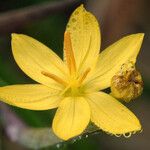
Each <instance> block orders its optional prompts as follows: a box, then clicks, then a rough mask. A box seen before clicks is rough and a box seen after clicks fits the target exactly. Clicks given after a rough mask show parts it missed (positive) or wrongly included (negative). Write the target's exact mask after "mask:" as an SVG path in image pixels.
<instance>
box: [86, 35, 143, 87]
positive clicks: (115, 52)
mask: <svg viewBox="0 0 150 150" xmlns="http://www.w3.org/2000/svg"><path fill="white" fill-rule="evenodd" d="M143 37H144V34H143V33H138V34H132V35H129V36H126V37H124V38H122V39H121V40H119V41H117V42H116V43H114V44H112V45H111V46H109V47H108V48H106V49H105V50H104V51H103V52H102V53H100V55H99V60H98V63H97V72H96V73H95V75H94V77H92V78H93V79H92V80H91V81H92V82H91V84H93V82H94V84H93V86H94V87H98V88H99V89H104V88H107V87H109V86H110V81H111V78H112V77H113V76H114V75H115V73H117V72H118V71H119V70H120V68H121V66H122V64H124V63H127V62H129V61H132V62H133V63H135V62H136V57H137V55H138V53H139V50H140V47H141V44H142V41H143ZM89 86H91V85H89Z"/></svg>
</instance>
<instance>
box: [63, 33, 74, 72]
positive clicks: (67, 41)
mask: <svg viewBox="0 0 150 150" xmlns="http://www.w3.org/2000/svg"><path fill="white" fill-rule="evenodd" d="M64 53H65V56H66V61H67V65H68V68H69V71H70V74H72V73H75V72H76V62H75V58H74V53H73V50H72V43H71V37H70V33H69V32H67V31H66V32H65V34H64Z"/></svg>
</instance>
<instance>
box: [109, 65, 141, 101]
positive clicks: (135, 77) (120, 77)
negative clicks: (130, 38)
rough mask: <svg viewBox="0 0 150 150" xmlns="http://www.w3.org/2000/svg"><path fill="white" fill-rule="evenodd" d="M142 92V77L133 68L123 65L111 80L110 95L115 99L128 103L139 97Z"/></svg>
mask: <svg viewBox="0 0 150 150" xmlns="http://www.w3.org/2000/svg"><path fill="white" fill-rule="evenodd" d="M142 91H143V81H142V77H141V74H140V73H139V72H138V71H137V70H136V69H135V67H134V66H127V65H126V64H125V65H123V66H122V68H121V70H120V71H119V72H118V73H117V74H116V75H114V76H113V77H112V79H111V94H112V95H113V96H114V97H115V98H117V99H120V100H123V101H125V102H129V101H131V100H133V99H135V98H137V97H138V96H140V95H141V93H142Z"/></svg>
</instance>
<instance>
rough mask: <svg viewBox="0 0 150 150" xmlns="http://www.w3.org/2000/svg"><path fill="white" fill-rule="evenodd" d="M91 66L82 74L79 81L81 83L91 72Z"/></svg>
mask: <svg viewBox="0 0 150 150" xmlns="http://www.w3.org/2000/svg"><path fill="white" fill-rule="evenodd" d="M90 70H91V69H90V68H87V70H86V71H85V72H84V73H83V75H82V76H81V78H80V79H79V83H80V84H81V83H82V82H83V80H84V79H85V78H86V77H87V75H88V73H89V72H90Z"/></svg>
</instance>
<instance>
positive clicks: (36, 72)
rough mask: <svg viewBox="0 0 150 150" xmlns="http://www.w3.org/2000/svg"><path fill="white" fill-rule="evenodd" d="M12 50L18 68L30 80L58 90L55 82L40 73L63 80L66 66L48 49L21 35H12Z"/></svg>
mask: <svg viewBox="0 0 150 150" xmlns="http://www.w3.org/2000/svg"><path fill="white" fill-rule="evenodd" d="M12 50H13V55H14V58H15V60H16V62H17V64H18V65H19V67H20V68H21V69H22V70H23V71H24V72H25V73H26V74H27V75H28V76H29V77H31V78H32V79H34V80H35V81H37V82H39V83H42V84H44V85H47V86H50V87H53V88H54V87H55V88H59V86H58V84H57V82H55V81H54V80H52V79H51V78H48V77H46V76H44V75H43V74H42V73H41V72H42V71H44V72H48V73H52V74H55V75H57V76H59V77H61V78H63V79H64V78H65V76H66V75H65V71H66V66H65V65H64V64H63V61H62V60H61V59H60V58H59V57H58V56H57V55H56V54H55V53H54V52H53V51H52V50H50V49H49V48H48V47H46V46H45V45H43V44H42V43H40V42H38V41H37V40H35V39H33V38H31V37H29V36H26V35H22V34H12Z"/></svg>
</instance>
